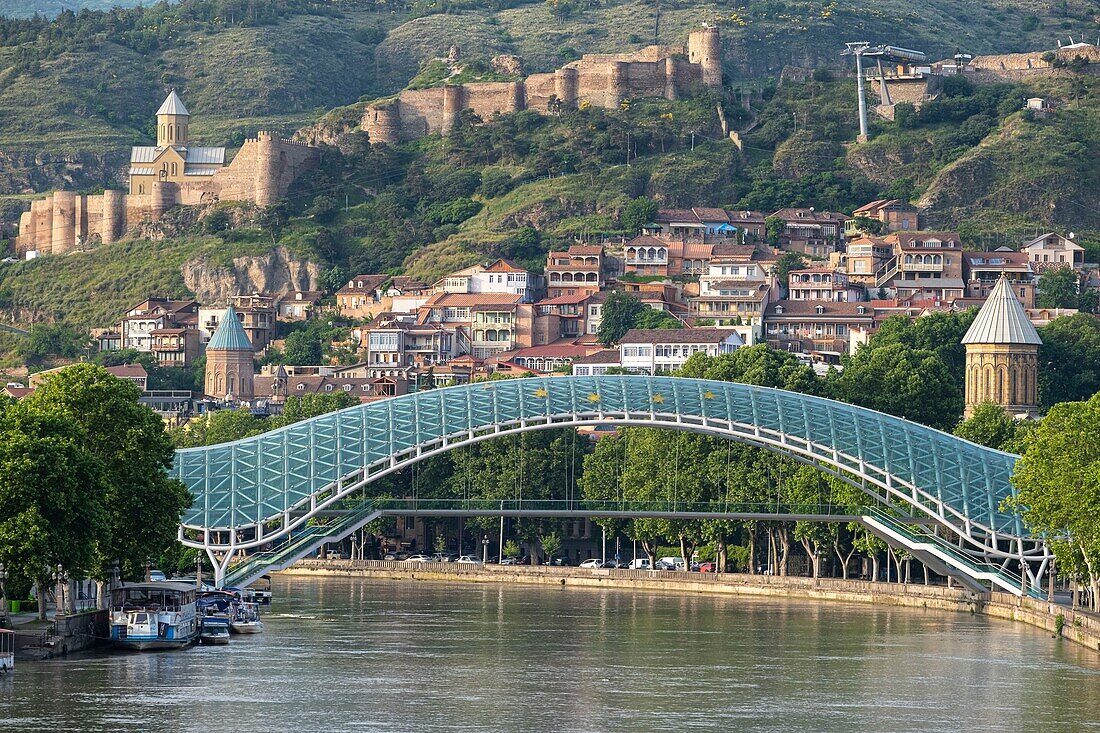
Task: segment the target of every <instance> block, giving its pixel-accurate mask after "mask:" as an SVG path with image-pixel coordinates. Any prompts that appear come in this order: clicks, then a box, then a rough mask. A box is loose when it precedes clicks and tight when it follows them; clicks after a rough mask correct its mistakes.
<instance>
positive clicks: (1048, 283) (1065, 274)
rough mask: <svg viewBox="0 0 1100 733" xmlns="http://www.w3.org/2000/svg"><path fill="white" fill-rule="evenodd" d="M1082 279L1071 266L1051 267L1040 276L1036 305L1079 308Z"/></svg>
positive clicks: (1041, 306)
mask: <svg viewBox="0 0 1100 733" xmlns="http://www.w3.org/2000/svg"><path fill="white" fill-rule="evenodd" d="M1079 290H1080V281H1079V280H1078V278H1077V272H1076V271H1075V270H1074V269H1073V268H1072V267H1069V266H1066V267H1058V268H1050V269H1047V270H1045V271H1044V272H1043V274H1042V275H1040V276H1039V284H1038V293H1037V294H1036V295H1035V305H1036V306H1038V307H1040V308H1077V307H1078V300H1079V295H1078V291H1079Z"/></svg>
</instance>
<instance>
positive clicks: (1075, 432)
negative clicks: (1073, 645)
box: [1006, 393, 1100, 611]
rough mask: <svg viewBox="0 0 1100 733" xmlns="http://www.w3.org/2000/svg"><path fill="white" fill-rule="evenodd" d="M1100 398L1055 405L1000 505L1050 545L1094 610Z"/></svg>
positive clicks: (1099, 573) (1099, 569) (1099, 564)
mask: <svg viewBox="0 0 1100 733" xmlns="http://www.w3.org/2000/svg"><path fill="white" fill-rule="evenodd" d="M1097 435H1100V393H1097V394H1095V395H1093V396H1092V397H1091V398H1089V400H1088V401H1086V402H1063V403H1061V404H1058V405H1055V406H1054V407H1052V408H1051V409H1050V411H1049V412H1048V413H1047V415H1046V417H1045V418H1043V421H1042V422H1041V423H1040V424H1039V427H1038V428H1036V429H1035V431H1034V433H1033V435H1032V436H1031V440H1030V444H1029V445H1028V447H1027V450H1026V451H1025V452H1024V455H1023V457H1022V458H1021V459H1020V461H1019V462H1018V463H1017V464H1016V470H1015V471H1014V472H1013V474H1012V484H1013V485H1014V486H1015V487H1016V491H1017V493H1016V496H1015V498H1014V499H1013V500H1011V501H1008V502H1006V503H1007V504H1008V505H1009V506H1011V507H1013V508H1015V509H1016V510H1017V511H1019V512H1020V513H1021V515H1022V517H1023V520H1024V522H1025V523H1026V524H1027V526H1028V528H1029V529H1030V530H1031V531H1032V532H1035V533H1036V534H1040V535H1045V536H1047V537H1051V538H1057V539H1055V540H1054V541H1053V543H1052V544H1053V546H1054V550H1055V554H1056V555H1057V566H1058V567H1059V568H1060V570H1061V572H1063V573H1066V574H1069V575H1073V576H1077V577H1080V578H1082V579H1084V580H1085V582H1086V583H1087V584H1088V586H1089V588H1090V589H1091V596H1092V610H1094V611H1096V610H1100V502H1098V501H1097V497H1100V441H1098V440H1097V439H1096V436H1097Z"/></svg>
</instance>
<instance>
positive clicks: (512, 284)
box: [436, 259, 544, 303]
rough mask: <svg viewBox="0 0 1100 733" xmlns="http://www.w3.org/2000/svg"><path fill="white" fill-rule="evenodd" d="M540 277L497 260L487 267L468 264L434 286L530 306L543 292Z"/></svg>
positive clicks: (447, 290)
mask: <svg viewBox="0 0 1100 733" xmlns="http://www.w3.org/2000/svg"><path fill="white" fill-rule="evenodd" d="M543 285H544V284H543V278H542V275H539V274H537V273H533V272H528V271H527V270H524V269H523V268H522V267H520V266H519V265H517V264H516V263H514V262H511V261H509V260H506V259H499V260H496V261H495V262H491V263H489V264H488V265H472V266H471V267H467V268H465V269H462V270H458V271H457V272H452V273H451V274H449V275H446V276H444V277H443V278H442V279H441V280H440V281H439V282H438V283H436V291H437V292H443V293H501V294H505V295H518V296H520V302H521V303H534V302H535V301H536V300H538V298H539V296H540V294H541V291H542V289H543Z"/></svg>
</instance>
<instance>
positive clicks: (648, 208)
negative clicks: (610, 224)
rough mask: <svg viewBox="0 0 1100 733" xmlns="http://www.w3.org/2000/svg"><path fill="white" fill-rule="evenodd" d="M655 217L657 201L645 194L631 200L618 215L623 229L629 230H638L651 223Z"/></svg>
mask: <svg viewBox="0 0 1100 733" xmlns="http://www.w3.org/2000/svg"><path fill="white" fill-rule="evenodd" d="M656 218H657V202H656V201H654V200H653V199H649V198H646V197H645V196H639V197H638V198H636V199H633V200H631V202H630V203H628V204H627V205H626V206H625V207H624V208H623V213H622V214H620V215H619V221H620V223H621V224H622V227H623V229H626V230H627V231H630V232H637V231H640V230H641V228H642V227H644V226H645V225H646V224H652V223H653V220H654V219H656Z"/></svg>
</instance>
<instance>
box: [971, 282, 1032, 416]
mask: <svg viewBox="0 0 1100 733" xmlns="http://www.w3.org/2000/svg"><path fill="white" fill-rule="evenodd" d="M962 342H963V344H965V346H966V412H965V413H964V414H965V416H966V417H970V416H971V415H972V414H974V408H975V407H977V406H978V405H979V404H981V403H983V402H992V403H994V404H997V405H1001V406H1002V407H1004V408H1005V409H1006V410H1007V411H1008V413H1009V414H1010V415H1016V416H1027V417H1037V416H1038V414H1039V399H1038V396H1037V387H1036V384H1035V382H1036V377H1037V376H1038V365H1039V346H1040V345H1041V344H1042V343H1043V341H1042V339H1040V338H1039V332H1038V331H1036V330H1035V326H1033V325H1032V324H1031V321H1030V320H1029V319H1028V317H1027V313H1025V312H1024V307H1023V305H1021V304H1020V301H1019V299H1018V298H1017V297H1016V294H1015V293H1014V292H1013V291H1012V284H1011V283H1010V282H1009V281H1008V278H1007V277H1005V276H1004V275H1001V279H1000V280H998V281H997V285H996V286H995V287H994V288H993V292H991V293H990V294H989V298H987V299H986V301H985V304H984V305H982V309H981V310H980V311H978V316H977V318H975V319H974V323H972V324H971V325H970V328H969V329H968V330H967V332H966V335H965V336H963V339H962Z"/></svg>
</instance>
